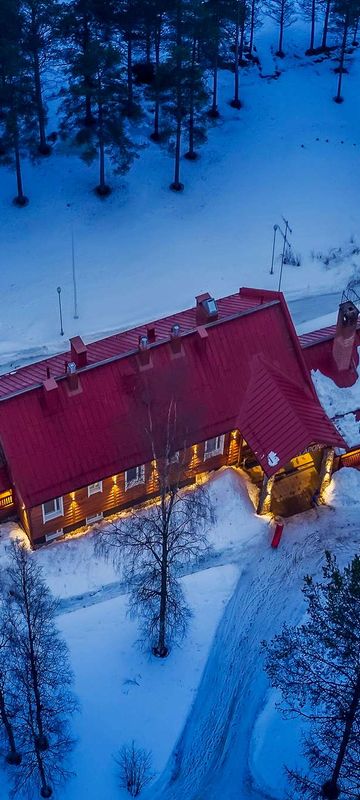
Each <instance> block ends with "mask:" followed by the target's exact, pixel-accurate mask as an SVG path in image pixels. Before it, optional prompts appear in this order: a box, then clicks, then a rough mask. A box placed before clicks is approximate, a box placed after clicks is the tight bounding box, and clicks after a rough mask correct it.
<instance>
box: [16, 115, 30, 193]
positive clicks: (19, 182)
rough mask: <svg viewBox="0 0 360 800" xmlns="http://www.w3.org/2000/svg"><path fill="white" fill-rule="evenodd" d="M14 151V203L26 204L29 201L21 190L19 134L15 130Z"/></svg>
mask: <svg viewBox="0 0 360 800" xmlns="http://www.w3.org/2000/svg"><path fill="white" fill-rule="evenodd" d="M14 153H15V171H16V183H17V196H16V197H15V198H14V203H15V204H16V205H17V206H26V205H27V203H28V202H29V201H28V198H27V197H26V196H25V195H24V190H23V182H22V174H21V161H20V149H19V135H18V131H17V130H16V132H15V137H14Z"/></svg>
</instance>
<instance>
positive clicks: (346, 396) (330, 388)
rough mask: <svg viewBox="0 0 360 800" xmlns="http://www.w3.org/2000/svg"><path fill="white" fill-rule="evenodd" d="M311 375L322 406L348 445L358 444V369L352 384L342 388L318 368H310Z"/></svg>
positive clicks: (359, 398)
mask: <svg viewBox="0 0 360 800" xmlns="http://www.w3.org/2000/svg"><path fill="white" fill-rule="evenodd" d="M359 351H360V347H359V348H358V352H359ZM311 377H312V380H313V383H314V386H315V389H316V393H317V395H318V398H319V400H320V403H321V405H322V407H323V408H324V410H325V411H326V413H327V415H328V417H330V418H331V419H332V420H333V422H334V424H335V425H336V427H337V429H338V431H339V433H341V435H342V436H343V437H344V439H345V441H346V442H347V444H348V446H349V447H355V446H356V445H358V444H360V422H359V421H358V420H356V417H355V413H354V412H356V411H357V410H358V409H360V379H359V369H358V377H357V379H356V381H355V383H354V384H353V386H348V387H343V388H341V387H339V386H336V383H334V381H333V380H331V378H328V377H327V376H326V375H323V374H322V372H320V370H312V372H311Z"/></svg>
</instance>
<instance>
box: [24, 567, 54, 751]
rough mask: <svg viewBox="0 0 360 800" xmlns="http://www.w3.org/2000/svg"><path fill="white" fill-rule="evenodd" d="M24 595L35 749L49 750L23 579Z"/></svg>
mask: <svg viewBox="0 0 360 800" xmlns="http://www.w3.org/2000/svg"><path fill="white" fill-rule="evenodd" d="M23 575H24V573H23ZM23 595H24V605H25V613H26V625H27V631H28V640H29V661H30V665H29V666H30V674H31V688H32V691H33V694H34V700H35V716H36V727H37V735H36V742H35V747H36V750H47V749H48V746H49V743H48V740H47V737H46V736H45V733H44V728H43V721H42V713H41V696H40V687H39V680H38V672H37V666H36V659H35V650H34V640H33V631H32V624H31V610H30V601H29V598H28V591H27V585H26V578H25V577H23Z"/></svg>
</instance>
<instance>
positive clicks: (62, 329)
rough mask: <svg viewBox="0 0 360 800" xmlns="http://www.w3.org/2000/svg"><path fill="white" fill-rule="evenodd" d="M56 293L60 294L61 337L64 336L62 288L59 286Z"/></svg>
mask: <svg viewBox="0 0 360 800" xmlns="http://www.w3.org/2000/svg"><path fill="white" fill-rule="evenodd" d="M56 291H57V293H58V298H59V318H60V336H64V328H63V316H62V306H61V286H58V287H57V289H56Z"/></svg>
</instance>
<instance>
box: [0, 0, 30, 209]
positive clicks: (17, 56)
mask: <svg viewBox="0 0 360 800" xmlns="http://www.w3.org/2000/svg"><path fill="white" fill-rule="evenodd" d="M21 42H22V19H21V16H20V13H19V6H18V2H17V0H2V3H1V4H0V109H1V118H0V129H1V134H0V140H1V155H0V159H1V162H2V163H3V164H5V165H8V166H15V173H16V182H17V195H16V197H15V198H14V203H15V204H16V205H18V206H25V205H27V203H28V198H27V197H26V195H25V194H24V189H23V180H22V169H21V156H22V154H24V153H25V154H30V155H34V153H35V148H36V145H35V132H36V104H35V95H34V86H33V80H32V75H31V72H30V69H29V63H28V60H27V59H26V58H25V56H24V54H23V51H22V47H21Z"/></svg>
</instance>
